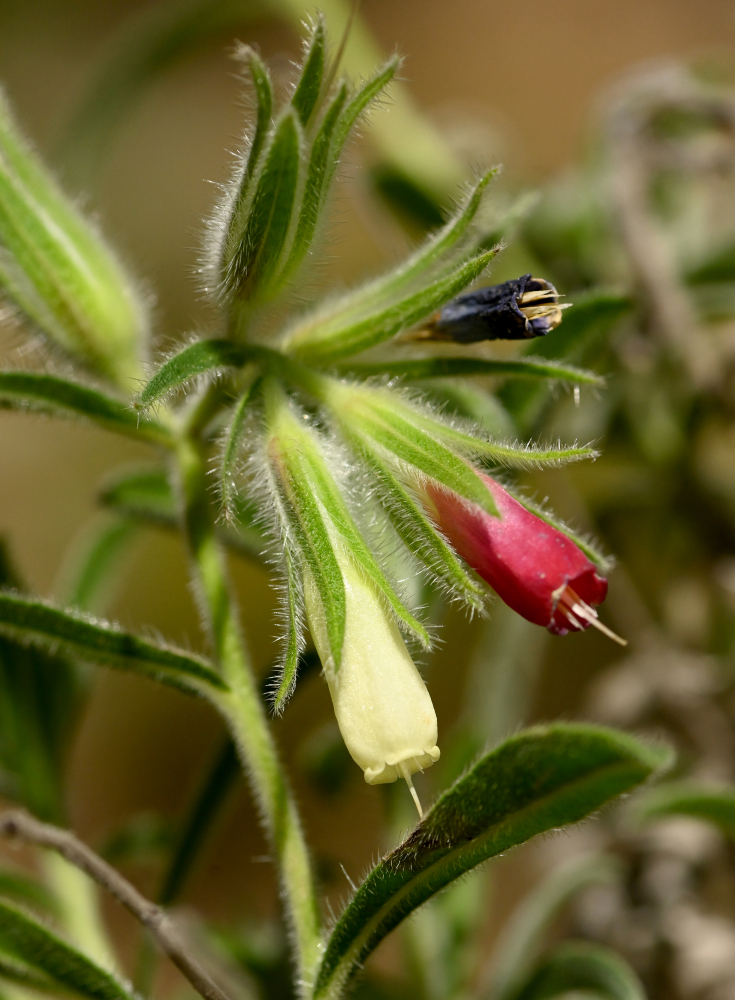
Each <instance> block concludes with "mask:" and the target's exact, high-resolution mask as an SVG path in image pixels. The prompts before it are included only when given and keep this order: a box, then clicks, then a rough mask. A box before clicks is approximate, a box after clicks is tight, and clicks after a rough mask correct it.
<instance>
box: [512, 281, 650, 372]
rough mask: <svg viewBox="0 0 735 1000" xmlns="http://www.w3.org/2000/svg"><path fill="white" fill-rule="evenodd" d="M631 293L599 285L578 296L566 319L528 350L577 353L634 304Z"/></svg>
mask: <svg viewBox="0 0 735 1000" xmlns="http://www.w3.org/2000/svg"><path fill="white" fill-rule="evenodd" d="M633 305H634V302H633V299H632V298H631V296H630V295H626V294H624V293H622V292H613V291H608V290H605V289H596V290H595V291H591V292H586V293H584V294H580V295H578V296H576V300H575V301H574V302H573V303H572V305H571V306H570V307H569V309H565V310H564V321H563V323H562V324H561V326H558V327H557V328H556V329H555V330H553V331H552V332H551V333H550V334H548V335H547V336H546V337H537V338H535V339H534V340H533V341H530V342H529V343H528V344H527V345H526V350H527V351H528V352H529V353H531V352H533V353H534V354H536V355H538V356H539V357H541V358H572V357H577V356H578V355H579V353H580V351H582V350H583V349H584V348H586V347H587V346H588V345H589V344H590V343H591V342H592V341H593V340H596V339H598V338H602V337H603V336H605V335H606V334H607V333H609V332H610V330H611V329H612V327H613V326H615V324H616V323H618V322H619V321H620V320H621V319H622V318H623V316H626V315H627V314H628V313H629V312H630V311H631V309H632V308H633Z"/></svg>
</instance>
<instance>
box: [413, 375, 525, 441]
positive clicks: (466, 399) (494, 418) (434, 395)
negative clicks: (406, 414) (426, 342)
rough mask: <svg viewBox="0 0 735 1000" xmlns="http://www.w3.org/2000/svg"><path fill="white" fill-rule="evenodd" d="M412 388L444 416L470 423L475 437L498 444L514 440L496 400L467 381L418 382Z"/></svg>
mask: <svg viewBox="0 0 735 1000" xmlns="http://www.w3.org/2000/svg"><path fill="white" fill-rule="evenodd" d="M412 388H416V389H419V390H420V391H421V394H422V396H423V397H424V398H425V399H426V400H427V402H428V403H429V404H430V405H431V406H432V407H435V408H436V409H437V410H438V411H439V412H440V413H442V414H443V415H444V416H449V418H450V419H451V418H452V417H457V418H459V419H465V420H469V421H471V423H472V426H473V429H474V433H475V434H484V435H486V436H487V437H489V438H491V439H495V440H501V441H503V440H507V439H508V438H510V439H513V438H514V437H516V436H517V430H516V427H515V425H514V423H513V420H512V419H511V416H510V414H509V413H508V412H507V411H506V410H505V409H504V408H503V405H502V404H501V403H500V401H499V400H498V398H497V396H496V395H495V394H494V393H492V392H488V391H487V390H486V389H484V388H481V387H480V386H479V385H477V384H476V383H475V382H472V381H470V380H469V379H466V378H430V379H426V380H425V381H424V380H421V379H419V380H417V381H416V382H414V383H413V386H412Z"/></svg>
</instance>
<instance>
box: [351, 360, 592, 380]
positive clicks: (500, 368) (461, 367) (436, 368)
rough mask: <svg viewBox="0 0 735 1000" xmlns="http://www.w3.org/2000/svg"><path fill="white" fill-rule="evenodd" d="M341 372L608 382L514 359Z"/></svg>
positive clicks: (409, 363)
mask: <svg viewBox="0 0 735 1000" xmlns="http://www.w3.org/2000/svg"><path fill="white" fill-rule="evenodd" d="M335 367H336V368H337V370H338V371H340V372H344V373H345V374H349V375H353V376H355V377H356V378H374V377H376V376H380V375H383V376H387V377H388V378H403V379H407V380H408V381H413V380H416V379H429V378H456V377H458V376H461V375H489V376H495V377H498V378H529V379H549V380H552V381H559V382H571V383H574V384H576V385H594V386H602V385H604V384H605V380H604V378H602V376H601V375H597V374H595V372H591V371H586V370H585V369H584V368H576V367H575V366H574V365H566V364H561V363H559V362H554V361H544V360H543V359H540V358H514V359H513V360H503V361H496V360H489V359H486V358H467V357H463V358H445V357H441V358H406V359H405V360H403V361H385V362H382V363H381V362H375V363H373V364H366V363H363V364H360V363H359V362H349V361H343V362H341V364H339V365H336V366H335Z"/></svg>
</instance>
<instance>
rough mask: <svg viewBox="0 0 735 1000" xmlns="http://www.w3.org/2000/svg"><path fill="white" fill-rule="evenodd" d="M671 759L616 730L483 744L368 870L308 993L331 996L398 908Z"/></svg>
mask: <svg viewBox="0 0 735 1000" xmlns="http://www.w3.org/2000/svg"><path fill="white" fill-rule="evenodd" d="M669 761H670V753H669V752H668V751H667V750H665V749H662V748H660V747H659V748H652V747H649V746H646V745H644V744H642V743H641V742H639V741H638V740H636V739H634V738H633V737H631V736H628V735H627V734H625V733H620V732H617V731H615V730H610V729H604V728H601V727H597V726H588V725H580V724H563V723H558V724H555V725H550V726H544V727H537V728H534V729H530V730H526V731H525V732H522V733H519V734H518V735H517V736H513V737H511V738H510V739H508V740H506V741H505V742H503V743H501V744H500V746H499V747H497V748H496V749H495V750H493V751H492V752H491V753H489V754H486V755H485V756H484V757H482V758H481V759H480V761H479V762H478V763H477V764H476V765H475V766H474V767H473V768H472V770H470V771H469V773H468V774H466V775H465V777H463V778H461V779H460V780H459V781H458V782H457V783H456V784H455V785H454V786H453V787H452V788H450V789H449V790H448V791H447V792H445V793H444V794H443V795H442V796H441V797H440V798H439V800H438V801H437V802H436V803H435V805H434V806H432V808H431V809H430V810H429V811H428V813H427V814H426V816H425V817H424V819H423V820H422V821H421V822H420V823H419V825H418V826H417V827H416V828H415V830H414V831H413V832H412V833H411V834H410V835H409V836H408V838H407V839H406V840H405V841H404V842H403V843H402V844H401V845H400V846H398V847H397V848H395V850H393V851H391V853H390V854H388V855H386V857H385V858H383V860H382V861H381V862H379V864H378V865H376V867H375V868H374V869H373V870H372V871H371V872H370V874H369V875H368V876H367V878H366V879H365V881H364V882H363V883H362V885H360V887H359V888H358V889H357V891H356V893H355V895H354V897H353V899H352V901H351V902H350V903H349V905H348V906H347V907H346V909H345V910H344V912H343V913H342V916H341V917H340V918H339V920H338V922H337V924H336V926H335V928H334V930H333V931H332V935H331V937H330V939H329V941H328V943H327V947H326V951H325V953H324V958H323V959H322V963H321V966H320V968H319V970H318V973H317V978H316V985H315V996H316V997H330V998H331V997H334V998H336V997H338V996H340V995H341V993H342V991H343V990H344V987H345V985H346V983H347V982H348V981H349V979H350V978H351V977H352V976H353V975H354V973H355V972H356V971H357V969H358V968H359V967H360V966H361V965H362V964H363V962H364V961H365V959H366V958H367V956H368V955H369V954H370V953H371V952H372V951H373V950H374V949H375V948H376V947H377V945H378V944H379V943H380V942H381V941H382V940H383V938H384V937H385V936H386V935H387V934H389V933H390V931H391V930H393V929H394V928H395V927H396V926H397V925H398V924H399V923H400V922H401V921H402V920H403V919H404V918H405V917H407V916H408V915H409V913H411V912H412V911H413V910H415V909H416V908H417V907H418V906H420V905H421V904H422V903H423V902H425V901H426V900H427V899H429V898H430V897H431V896H433V895H434V894H435V893H437V892H439V891H440V890H441V889H443V888H444V887H445V886H446V885H449V883H451V882H453V881H454V880H455V879H457V878H460V877H461V876H462V875H464V874H465V873H466V872H468V871H470V870H471V869H472V868H474V867H476V866H477V865H478V864H481V863H482V862H483V861H486V860H487V859H488V858H491V857H495V856H497V855H498V854H501V853H502V852H504V851H507V850H508V849H509V848H511V847H513V846H515V845H516V844H521V843H524V842H525V841H527V840H529V839H530V838H531V837H534V836H536V835H537V834H539V833H545V832H548V831H550V830H555V829H558V828H559V827H561V826H564V825H566V824H568V823H575V822H577V821H579V820H580V819H583V818H584V817H585V816H588V815H589V814H590V813H591V812H594V811H595V810H596V809H599V808H600V806H602V805H604V804H605V803H606V802H608V801H610V800H611V799H613V798H615V797H616V796H618V795H621V794H622V793H624V792H627V791H630V789H631V788H634V787H635V786H636V785H638V784H640V783H641V782H642V781H645V780H646V779H647V778H648V777H649V776H650V775H651V773H652V772H653V771H654V770H656V769H658V768H661V767H662V766H664V765H666V764H667V763H669Z"/></svg>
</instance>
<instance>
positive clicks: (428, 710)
mask: <svg viewBox="0 0 735 1000" xmlns="http://www.w3.org/2000/svg"><path fill="white" fill-rule="evenodd" d="M340 569H341V570H342V576H343V580H344V587H345V604H346V615H345V636H344V645H343V647H342V660H341V663H340V667H339V670H336V671H335V669H334V661H333V660H332V658H331V655H330V653H329V642H328V639H327V631H326V623H325V620H324V613H323V611H322V608H321V602H320V600H319V595H318V592H317V589H316V587H315V585H314V581H313V578H312V576H311V574H310V573H309V572H308V571H307V572H306V573H305V574H304V603H305V606H306V617H307V619H308V622H309V628H310V630H311V635H312V638H313V640H314V643H315V645H316V648H317V652H318V653H319V656H320V658H321V661H322V664H323V666H324V673H325V675H326V678H327V683H328V685H329V691H330V693H331V695H332V702H333V704H334V713H335V715H336V717H337V724H338V725H339V728H340V732H341V733H342V738H343V739H344V741H345V744H346V746H347V749H348V750H349V752H350V755H351V756H352V759H353V760H354V761H355V762H356V763H357V764H359V765H360V767H361V768H362V769H363V771H364V772H365V781H367V783H368V784H369V785H378V784H382V783H384V782H390V781H395V780H396V778H405V780H406V782H407V783H408V785H409V788H410V789H411V791H412V793H413V795H414V800H415V801H416V804H417V807H418V809H419V813H421V807H420V805H419V804H418V799H417V797H416V794H415V792H414V791H413V785H412V783H411V775H412V774H413V773H414V772H415V771H420V770H423V769H424V768H426V767H431V765H432V764H433V763H434V761H436V760H438V759H439V747H438V746H437V745H436V741H437V723H436V712H435V711H434V706H433V704H432V702H431V698H430V697H429V692H428V691H427V690H426V685H425V684H424V682H423V680H422V678H421V674H420V673H419V672H418V670H417V669H416V666H415V664H414V662H413V660H412V659H411V657H410V655H409V652H408V650H407V649H406V644H405V643H404V641H403V638H402V636H401V633H400V631H399V629H398V626H397V625H396V623H395V621H394V620H393V619H392V618H391V617H390V615H389V614H388V612H387V610H386V609H385V608H384V606H383V603H382V599H381V597H380V595H379V594H378V593H377V591H376V590H375V588H374V587H373V585H372V584H371V583H370V582H369V581H368V580H367V579H366V578H365V577H364V576H363V575H362V574H361V573H360V571H359V569H357V567H355V566H354V565H353V564H352V562H351V560H350V559H349V557H348V556H347V555H346V553H345V554H343V557H341V558H340Z"/></svg>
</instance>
